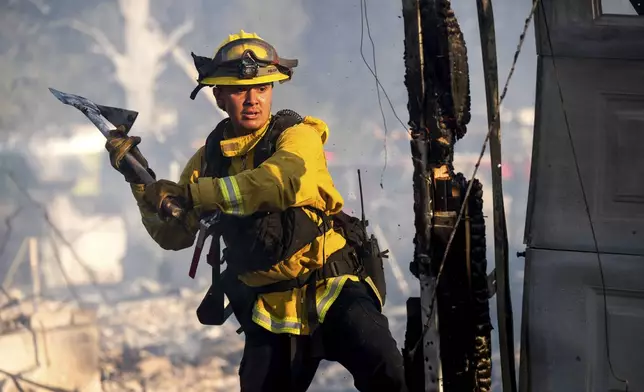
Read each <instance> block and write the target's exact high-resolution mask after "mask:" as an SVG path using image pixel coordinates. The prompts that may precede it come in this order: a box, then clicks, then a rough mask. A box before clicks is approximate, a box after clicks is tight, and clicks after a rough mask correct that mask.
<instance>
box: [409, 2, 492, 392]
mask: <svg viewBox="0 0 644 392" xmlns="http://www.w3.org/2000/svg"><path fill="white" fill-rule="evenodd" d="M403 17H404V25H405V67H406V74H405V85H406V87H407V90H408V93H409V96H408V98H409V100H408V110H409V116H410V120H409V126H410V131H411V136H412V140H411V152H412V160H413V164H414V175H413V186H414V213H415V220H414V224H415V227H416V236H415V238H414V245H415V249H414V260H413V261H412V263H411V266H410V269H411V271H412V273H413V274H414V275H415V276H416V277H417V278H418V279H419V280H420V285H421V295H420V298H410V299H409V300H408V301H407V311H408V320H407V322H408V325H407V333H406V336H405V347H404V349H403V353H404V356H405V366H406V369H405V370H406V375H407V380H408V387H409V390H410V391H439V390H444V391H450V392H451V391H459V392H460V391H475V390H476V391H489V377H487V378H484V377H479V375H481V374H484V373H485V372H477V369H484V370H485V369H487V370H489V364H490V353H489V347H488V346H485V344H483V345H481V344H480V343H481V341H483V342H487V343H489V331H490V323H489V307H488V293H487V279H486V278H487V276H486V274H485V269H486V260H485V225H484V221H483V214H482V198H481V195H482V190H481V189H480V184H479V183H478V181H477V182H476V183H475V184H473V185H474V186H473V189H474V188H476V189H474V192H472V196H471V197H470V199H469V200H465V194H466V192H465V191H466V189H467V185H468V183H467V180H466V179H465V178H464V177H463V175H462V174H460V173H459V174H455V173H454V168H453V164H452V163H453V158H454V144H455V142H456V141H457V140H458V139H460V138H461V137H463V136H464V135H465V132H466V124H467V123H468V122H469V120H470V95H469V70H468V64H467V52H466V48H465V42H464V40H463V34H462V33H461V30H460V27H459V25H458V22H457V21H456V18H455V16H454V13H453V11H452V10H451V7H450V3H449V1H448V0H403ZM464 203H465V204H466V205H467V207H468V208H467V210H468V213H467V214H466V216H465V217H463V218H464V219H462V220H461V222H463V224H461V225H458V226H457V218H458V214H459V211H460V210H461V207H462V206H463V205H464ZM454 231H455V232H454ZM452 236H454V239H453V241H452V245H451V247H450V248H449V251H448V252H446V251H447V246H448V245H447V244H448V243H449V241H450V238H451V237H452ZM443 261H444V263H443ZM481 287H482V288H483V291H481ZM436 319H437V320H436ZM437 321H438V322H437ZM481 325H484V326H485V328H484V329H486V330H487V335H484V337H487V338H488V339H487V340H485V339H480V336H479V335H481V334H480V333H477V331H478V330H479V327H480V326H481ZM439 332H440V333H439ZM477 347H479V348H480V349H479V350H477ZM439 348H440V349H439ZM486 350H487V351H486ZM482 365H487V367H486V366H482ZM487 374H488V376H489V372H488V373H487Z"/></svg>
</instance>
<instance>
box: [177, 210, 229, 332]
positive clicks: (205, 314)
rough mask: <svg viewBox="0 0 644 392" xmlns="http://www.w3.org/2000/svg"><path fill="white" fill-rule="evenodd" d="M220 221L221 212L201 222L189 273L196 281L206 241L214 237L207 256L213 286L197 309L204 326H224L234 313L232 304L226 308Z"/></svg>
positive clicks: (198, 316)
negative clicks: (222, 274)
mask: <svg viewBox="0 0 644 392" xmlns="http://www.w3.org/2000/svg"><path fill="white" fill-rule="evenodd" d="M220 221H221V213H220V212H219V211H217V212H215V213H214V214H212V215H210V216H208V217H205V218H203V219H201V220H200V221H199V233H198V234H197V244H196V245H195V251H194V253H193V255H192V263H191V264H190V271H189V272H188V275H189V276H190V277H191V278H192V279H194V278H195V275H196V273H197V267H198V266H199V260H200V259H201V252H202V250H203V247H204V245H205V243H206V239H207V238H208V237H212V238H211V240H210V249H209V251H208V254H207V255H206V261H207V263H208V264H210V266H211V267H212V285H211V286H210V288H209V289H208V292H207V293H206V296H205V297H204V299H203V301H202V302H201V305H199V307H198V308H197V318H198V319H199V322H201V323H202V324H204V325H222V324H223V323H224V322H225V321H226V319H228V317H230V315H231V314H232V312H233V309H232V307H231V306H230V304H228V305H227V306H225V307H224V289H223V285H222V283H221V264H222V263H223V261H224V260H222V259H221V244H220V238H221V232H220V231H219V230H218V226H219V225H218V223H219V222H220Z"/></svg>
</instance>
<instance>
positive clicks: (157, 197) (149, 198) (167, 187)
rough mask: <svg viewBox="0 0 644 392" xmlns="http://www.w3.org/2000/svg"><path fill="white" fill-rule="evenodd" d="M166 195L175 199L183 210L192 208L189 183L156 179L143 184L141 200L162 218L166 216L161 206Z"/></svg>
mask: <svg viewBox="0 0 644 392" xmlns="http://www.w3.org/2000/svg"><path fill="white" fill-rule="evenodd" d="M168 197H169V198H172V199H173V200H174V201H176V202H177V203H178V204H179V205H180V206H181V207H182V208H183V209H184V210H190V209H192V196H191V194H190V186H189V185H179V184H177V183H175V182H172V181H169V180H158V181H156V182H153V183H152V184H149V185H146V186H145V194H144V195H143V200H144V201H145V202H146V204H148V205H149V206H150V207H151V208H153V209H154V210H156V211H157V212H158V214H159V216H160V217H162V218H166V217H167V216H168V215H167V213H166V212H165V211H164V210H163V208H162V206H161V205H162V203H163V200H165V199H166V198H168Z"/></svg>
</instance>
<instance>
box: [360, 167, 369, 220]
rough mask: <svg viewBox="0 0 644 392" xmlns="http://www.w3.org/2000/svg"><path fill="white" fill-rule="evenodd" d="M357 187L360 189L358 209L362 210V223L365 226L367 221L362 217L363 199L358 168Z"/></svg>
mask: <svg viewBox="0 0 644 392" xmlns="http://www.w3.org/2000/svg"><path fill="white" fill-rule="evenodd" d="M358 188H359V189H360V209H361V210H362V224H363V225H365V227H366V226H367V222H366V220H365V217H364V200H363V199H362V178H361V177H360V169H358Z"/></svg>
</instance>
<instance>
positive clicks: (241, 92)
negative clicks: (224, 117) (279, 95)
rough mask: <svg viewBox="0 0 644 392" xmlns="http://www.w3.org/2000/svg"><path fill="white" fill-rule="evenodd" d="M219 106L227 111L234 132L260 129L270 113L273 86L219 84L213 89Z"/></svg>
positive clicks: (250, 131)
mask: <svg viewBox="0 0 644 392" xmlns="http://www.w3.org/2000/svg"><path fill="white" fill-rule="evenodd" d="M214 93H215V98H216V99H217V104H218V105H219V107H220V108H222V109H223V110H225V111H226V113H228V116H229V117H230V120H231V122H232V123H233V126H234V128H235V132H237V133H239V134H240V135H245V134H249V133H252V132H255V131H256V130H258V129H260V128H261V127H262V126H264V124H266V122H267V121H268V119H269V117H270V115H271V104H272V101H273V86H272V84H271V83H267V84H258V85H253V86H219V87H216V88H215V89H214Z"/></svg>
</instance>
